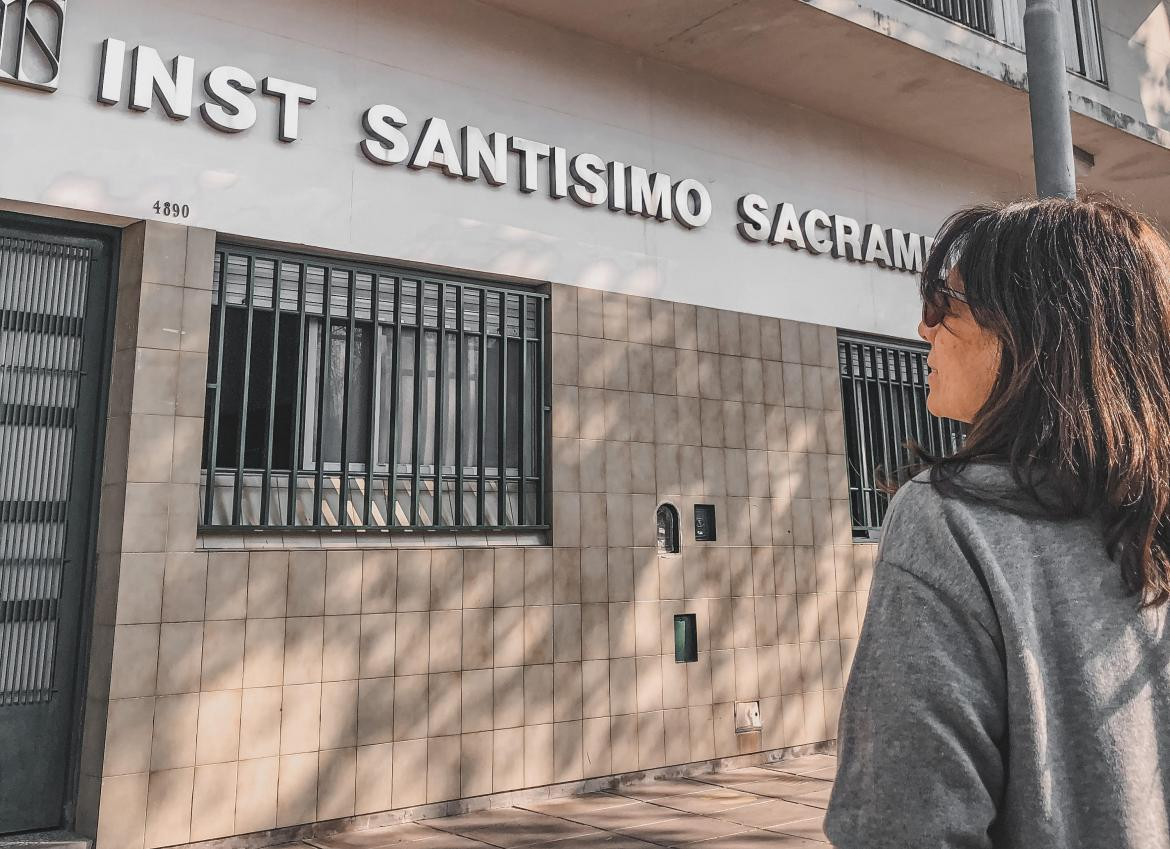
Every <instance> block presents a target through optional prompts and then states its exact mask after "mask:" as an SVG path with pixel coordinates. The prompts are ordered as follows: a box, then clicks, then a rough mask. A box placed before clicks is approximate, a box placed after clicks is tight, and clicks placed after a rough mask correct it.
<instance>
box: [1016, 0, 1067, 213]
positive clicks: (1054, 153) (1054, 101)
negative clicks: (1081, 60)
mask: <svg viewBox="0 0 1170 849" xmlns="http://www.w3.org/2000/svg"><path fill="white" fill-rule="evenodd" d="M1057 2H1058V0H1028V6H1027V9H1026V10H1025V12H1024V45H1025V48H1026V50H1027V56H1028V91H1029V94H1028V106H1029V110H1030V112H1031V115H1032V155H1033V159H1034V160H1035V167H1036V194H1037V196H1038V197H1042V198H1046V197H1063V198H1070V199H1071V198H1075V197H1076V194H1077V181H1076V172H1075V170H1074V165H1073V143H1072V122H1071V119H1070V117H1069V103H1068V84H1067V82H1066V75H1067V73H1068V71H1067V69H1066V68H1065V61H1064V45H1063V43H1062V41H1061V38H1062V37H1061V27H1060V10H1059V9H1058V8H1057Z"/></svg>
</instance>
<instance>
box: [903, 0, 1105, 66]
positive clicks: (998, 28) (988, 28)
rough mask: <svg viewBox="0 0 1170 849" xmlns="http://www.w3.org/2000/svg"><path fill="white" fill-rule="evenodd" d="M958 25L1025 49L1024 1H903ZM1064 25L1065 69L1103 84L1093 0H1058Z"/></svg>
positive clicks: (1099, 38) (1099, 40)
mask: <svg viewBox="0 0 1170 849" xmlns="http://www.w3.org/2000/svg"><path fill="white" fill-rule="evenodd" d="M903 2H906V3H909V4H910V5H912V6H917V7H918V8H920V9H925V10H926V11H928V12H933V13H934V14H936V15H940V16H942V17H944V18H947V19H948V20H951V21H954V22H955V23H957V24H962V25H963V26H965V27H970V28H971V29H973V30H975V31H976V32H978V33H982V34H983V35H986V36H988V37H990V38H994V39H995V40H996V41H1000V42H1002V43H1004V44H1007V45H1009V46H1011V47H1015V48H1016V49H1018V50H1023V49H1024V8H1025V6H1026V5H1027V0H903ZM1059 3H1060V9H1061V18H1062V20H1063V23H1064V38H1065V42H1064V44H1065V56H1066V59H1067V63H1068V69H1069V70H1070V71H1072V72H1073V73H1074V74H1079V75H1080V76H1082V77H1085V78H1086V79H1089V80H1092V81H1093V82H1097V83H1104V82H1105V62H1104V59H1103V58H1102V55H1101V27H1100V23H1099V19H1098V17H1097V4H1096V0H1059Z"/></svg>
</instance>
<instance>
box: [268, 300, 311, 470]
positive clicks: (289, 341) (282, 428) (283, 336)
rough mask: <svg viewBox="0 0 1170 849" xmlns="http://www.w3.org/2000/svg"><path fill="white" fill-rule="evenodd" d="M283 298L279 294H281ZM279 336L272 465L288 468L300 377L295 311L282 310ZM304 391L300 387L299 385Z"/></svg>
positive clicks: (295, 421) (277, 467)
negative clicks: (286, 311)
mask: <svg viewBox="0 0 1170 849" xmlns="http://www.w3.org/2000/svg"><path fill="white" fill-rule="evenodd" d="M282 300H283V298H282ZM279 333H280V338H279V340H278V341H277V352H276V408H275V410H274V412H273V416H272V428H273V432H272V468H274V469H290V468H292V446H293V440H294V439H295V438H296V433H295V431H296V426H297V413H298V412H301V413H302V414H303V412H304V411H303V409H302V410H299V411H298V409H297V387H298V382H299V381H300V380H301V370H298V362H297V361H298V359H299V353H300V350H299V348H300V317H299V316H298V315H296V314H295V313H282V314H281V316H280V325H279ZM301 391H302V392H303V391H304V387H303V386H302V387H301Z"/></svg>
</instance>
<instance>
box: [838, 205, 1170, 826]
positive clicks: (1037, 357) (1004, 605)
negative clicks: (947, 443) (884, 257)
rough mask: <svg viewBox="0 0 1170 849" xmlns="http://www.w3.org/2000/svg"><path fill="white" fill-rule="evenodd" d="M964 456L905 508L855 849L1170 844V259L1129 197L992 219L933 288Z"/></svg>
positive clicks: (934, 368)
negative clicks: (1125, 203)
mask: <svg viewBox="0 0 1170 849" xmlns="http://www.w3.org/2000/svg"><path fill="white" fill-rule="evenodd" d="M921 294H922V300H923V304H924V306H923V312H922V322H921V324H920V325H919V327H918V332H919V334H920V335H921V336H922V337H923V338H924V339H925V340H926V341H927V342H929V343H930V346H931V350H930V355H929V357H928V358H927V363H928V365H929V366H930V368H931V374H930V377H929V378H928V379H929V383H930V393H929V396H928V407H929V409H930V411H931V412H932V413H933V414H934V415H936V416H943V417H947V418H952V419H958V420H960V421H964V422H968V423H969V429H968V432H967V436H966V439H965V441H964V443H963V445H962V447H961V448H960V449H959V450H958V451H957V452H955V453H954V454H952V455H950V456H946V457H930V456H924V455H921V454H920V456H921V458H922V459H923V460H924V461H925V465H926V467H927V468H926V470H925V471H922V472H920V473H919V474H917V475H916V476H914V477H913V479H912V480H911V481H910V482H908V483H907V484H905V485H904V486H902V487H901V488H900V489H899V490H898V492H897V494H896V495H895V496H894V498H893V499H892V501H891V503H890V508H889V511H888V513H887V515H886V520H885V525H884V529H883V533H882V540H881V544H880V547H879V550H878V557H877V565H876V567H875V570H874V575H873V584H872V588H871V591H870V598H869V605H868V608H867V612H866V616H865V622H864V626H863V628H862V633H861V638H860V640H859V642H858V646H857V653H856V655H855V658H854V661H853V667H852V672H851V674H850V678H849V683H848V687H847V688H846V692H845V699H844V703H843V706H842V713H841V722H840V728H839V766H838V775H837V783H836V786H835V788H834V791H833V795H832V800H831V802H830V805H829V811H828V816H827V819H826V825H825V828H826V833H827V834H828V836H829V838H830V840H832V841H833V843H834V844H835V845H836V846H838V847H840V849H881V847H897V848H898V849H918V848H919V847H921V848H922V849H928V848H929V849H948V847H965V848H966V847H970V848H971V849H975V848H976V847H1023V848H1025V849H1043V847H1062V849H1069V847H1093V849H1130V848H1131V847H1132V849H1167V847H1170V625H1168V623H1167V610H1168V609H1170V607H1168V605H1167V601H1168V600H1170V249H1168V248H1167V244H1166V242H1165V240H1164V239H1163V237H1162V236H1161V235H1160V234H1159V233H1158V231H1156V230H1155V229H1154V228H1153V227H1152V226H1151V225H1150V224H1149V223H1148V222H1147V221H1146V220H1145V219H1143V218H1141V217H1140V216H1138V215H1135V214H1134V213H1132V212H1130V211H1128V210H1126V209H1124V208H1122V207H1121V206H1119V205H1117V204H1115V203H1112V202H1110V201H1107V200H1101V199H1095V198H1090V199H1083V200H1077V201H1069V200H1059V199H1050V200H1041V201H1027V202H1021V203H1013V204H1008V205H1002V206H1001V205H996V206H978V207H974V208H971V209H967V210H964V211H961V212H959V213H957V214H956V215H954V216H953V217H952V218H951V219H950V220H949V221H948V222H947V223H946V224H945V225H944V226H943V228H942V231H941V232H940V234H939V237H938V239H937V241H936V243H935V247H934V250H933V251H932V253H931V256H930V257H929V259H928V262H927V266H926V269H925V271H924V273H923V276H922V281H921Z"/></svg>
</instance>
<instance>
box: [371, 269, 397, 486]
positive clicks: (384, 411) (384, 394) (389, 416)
mask: <svg viewBox="0 0 1170 849" xmlns="http://www.w3.org/2000/svg"><path fill="white" fill-rule="evenodd" d="M379 295H381V292H380V291H379ZM378 332H379V333H380V334H381V336H382V344H381V345H380V346H379V348H378V351H379V359H380V363H379V366H378V373H379V375H380V376H381V379H380V380H379V381H378V450H377V454H376V456H377V463H378V465H379V466H380V467H382V466H388V465H389V463H390V447H391V445H393V444H394V438H393V429H394V419H395V417H394V415H393V410H391V407H390V405H391V402H392V401H393V385H394V328H393V327H389V326H387V325H381V326H379V328H378Z"/></svg>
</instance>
